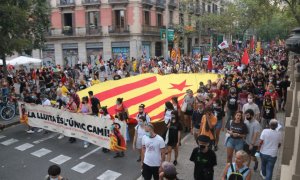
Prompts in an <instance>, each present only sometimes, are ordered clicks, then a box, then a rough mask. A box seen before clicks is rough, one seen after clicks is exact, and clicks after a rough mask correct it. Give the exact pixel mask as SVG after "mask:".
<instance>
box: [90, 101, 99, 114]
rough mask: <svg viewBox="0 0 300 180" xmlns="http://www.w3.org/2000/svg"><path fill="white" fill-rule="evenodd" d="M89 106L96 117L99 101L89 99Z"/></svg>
mask: <svg viewBox="0 0 300 180" xmlns="http://www.w3.org/2000/svg"><path fill="white" fill-rule="evenodd" d="M91 104H92V112H93V115H98V113H99V108H98V106H99V105H100V101H99V99H97V98H96V97H92V98H91Z"/></svg>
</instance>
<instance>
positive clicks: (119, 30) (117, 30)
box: [108, 25, 129, 35]
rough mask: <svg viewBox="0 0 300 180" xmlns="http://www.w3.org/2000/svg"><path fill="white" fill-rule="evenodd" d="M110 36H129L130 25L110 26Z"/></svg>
mask: <svg viewBox="0 0 300 180" xmlns="http://www.w3.org/2000/svg"><path fill="white" fill-rule="evenodd" d="M108 31H109V33H110V34H116V35H117V34H129V25H125V26H123V27H122V26H108Z"/></svg>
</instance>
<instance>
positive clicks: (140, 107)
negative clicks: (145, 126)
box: [136, 104, 151, 123]
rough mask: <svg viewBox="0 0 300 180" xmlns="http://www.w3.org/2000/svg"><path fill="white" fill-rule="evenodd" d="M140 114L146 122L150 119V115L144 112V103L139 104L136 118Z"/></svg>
mask: <svg viewBox="0 0 300 180" xmlns="http://www.w3.org/2000/svg"><path fill="white" fill-rule="evenodd" d="M142 116H143V117H145V118H146V122H147V123H149V122H150V121H151V118H150V116H149V115H148V113H146V112H145V104H141V105H139V112H138V114H137V115H136V119H139V118H140V117H142Z"/></svg>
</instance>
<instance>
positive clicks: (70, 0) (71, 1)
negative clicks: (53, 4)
mask: <svg viewBox="0 0 300 180" xmlns="http://www.w3.org/2000/svg"><path fill="white" fill-rule="evenodd" d="M57 7H59V8H64V7H75V0H58V1H57Z"/></svg>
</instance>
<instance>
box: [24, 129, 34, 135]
mask: <svg viewBox="0 0 300 180" xmlns="http://www.w3.org/2000/svg"><path fill="white" fill-rule="evenodd" d="M26 132H27V133H28V134H33V133H34V131H33V130H31V129H29V130H28V131H26Z"/></svg>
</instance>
